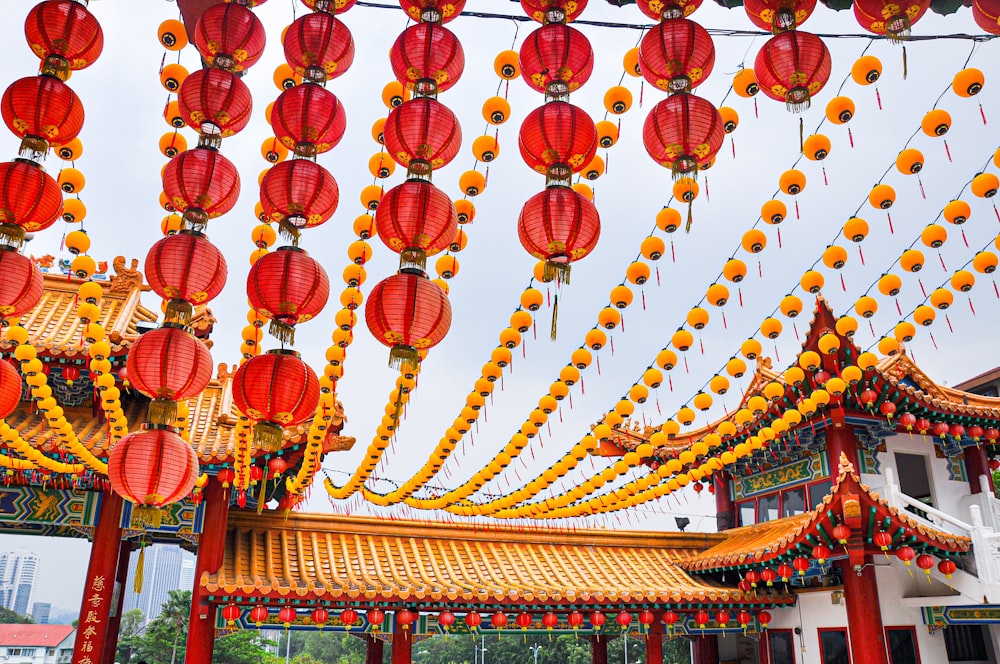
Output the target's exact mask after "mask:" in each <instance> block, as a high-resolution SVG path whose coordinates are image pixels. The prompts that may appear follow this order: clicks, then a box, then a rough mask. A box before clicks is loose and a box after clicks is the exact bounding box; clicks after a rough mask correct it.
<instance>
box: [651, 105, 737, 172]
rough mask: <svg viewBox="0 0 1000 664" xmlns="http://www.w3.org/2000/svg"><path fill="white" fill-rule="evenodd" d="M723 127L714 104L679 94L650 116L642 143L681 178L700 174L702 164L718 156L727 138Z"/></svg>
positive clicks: (659, 106) (656, 158) (657, 161)
mask: <svg viewBox="0 0 1000 664" xmlns="http://www.w3.org/2000/svg"><path fill="white" fill-rule="evenodd" d="M722 124H723V123H722V116H721V115H719V111H718V110H716V108H715V106H713V105H712V103H711V102H709V101H707V100H705V99H703V98H702V97H697V96H695V95H692V94H687V93H678V94H674V95H671V96H670V97H667V98H666V99H664V100H663V101H661V102H659V103H657V104H656V106H654V107H653V110H652V111H650V113H649V115H648V116H646V122H645V123H644V124H643V129H642V140H643V143H644V144H645V146H646V152H648V153H649V156H651V157H652V158H653V160H654V161H655V162H656V163H658V164H660V165H661V166H664V167H666V168H669V169H670V170H671V173H672V174H673V176H674V179H677V178H680V177H681V176H683V175H686V174H690V175H694V174H696V173H697V171H698V164H699V163H701V162H703V161H705V160H706V159H711V158H712V157H713V156H714V155H715V154H716V153H718V151H719V149H720V148H721V147H722V142H723V140H724V139H725V130H724V129H723V126H722Z"/></svg>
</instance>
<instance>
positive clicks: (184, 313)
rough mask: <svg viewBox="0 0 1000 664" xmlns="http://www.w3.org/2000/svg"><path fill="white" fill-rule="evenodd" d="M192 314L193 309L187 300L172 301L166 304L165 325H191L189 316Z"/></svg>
mask: <svg viewBox="0 0 1000 664" xmlns="http://www.w3.org/2000/svg"><path fill="white" fill-rule="evenodd" d="M193 314H194V307H192V306H191V303H190V302H188V301H187V300H181V299H176V298H175V299H172V300H169V301H168V302H167V310H166V311H165V312H164V319H163V320H164V322H165V323H177V324H178V325H188V324H190V323H191V316H192V315H193Z"/></svg>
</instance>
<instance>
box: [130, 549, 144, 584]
mask: <svg viewBox="0 0 1000 664" xmlns="http://www.w3.org/2000/svg"><path fill="white" fill-rule="evenodd" d="M145 567H146V547H145V545H144V544H143V543H142V542H140V543H139V559H138V560H137V561H136V562H135V580H134V581H133V582H132V590H134V591H135V594H136V595H141V594H142V579H143V576H144V570H145Z"/></svg>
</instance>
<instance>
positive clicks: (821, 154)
mask: <svg viewBox="0 0 1000 664" xmlns="http://www.w3.org/2000/svg"><path fill="white" fill-rule="evenodd" d="M830 148H831V145H830V139H829V138H827V137H826V136H824V135H823V134H813V135H812V136H809V137H807V138H806V140H805V141H803V143H802V154H804V155H805V157H806V159H809V160H810V161H823V160H824V159H826V158H827V156H829V154H830Z"/></svg>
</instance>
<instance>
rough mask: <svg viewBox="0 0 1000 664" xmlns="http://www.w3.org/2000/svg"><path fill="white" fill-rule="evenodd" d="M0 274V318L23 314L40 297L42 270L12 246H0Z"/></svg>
mask: <svg viewBox="0 0 1000 664" xmlns="http://www.w3.org/2000/svg"><path fill="white" fill-rule="evenodd" d="M0 274H2V275H3V279H0V319H3V318H18V317H20V316H23V315H24V314H26V313H28V312H29V311H31V310H32V309H34V308H35V305H37V304H38V302H39V300H41V299H42V293H43V292H44V290H45V282H44V279H43V278H42V271H41V270H39V269H38V266H37V265H35V261H33V260H31V259H30V258H28V257H27V256H25V255H24V254H21V253H18V252H17V250H16V249H14V247H10V246H4V247H0Z"/></svg>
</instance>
